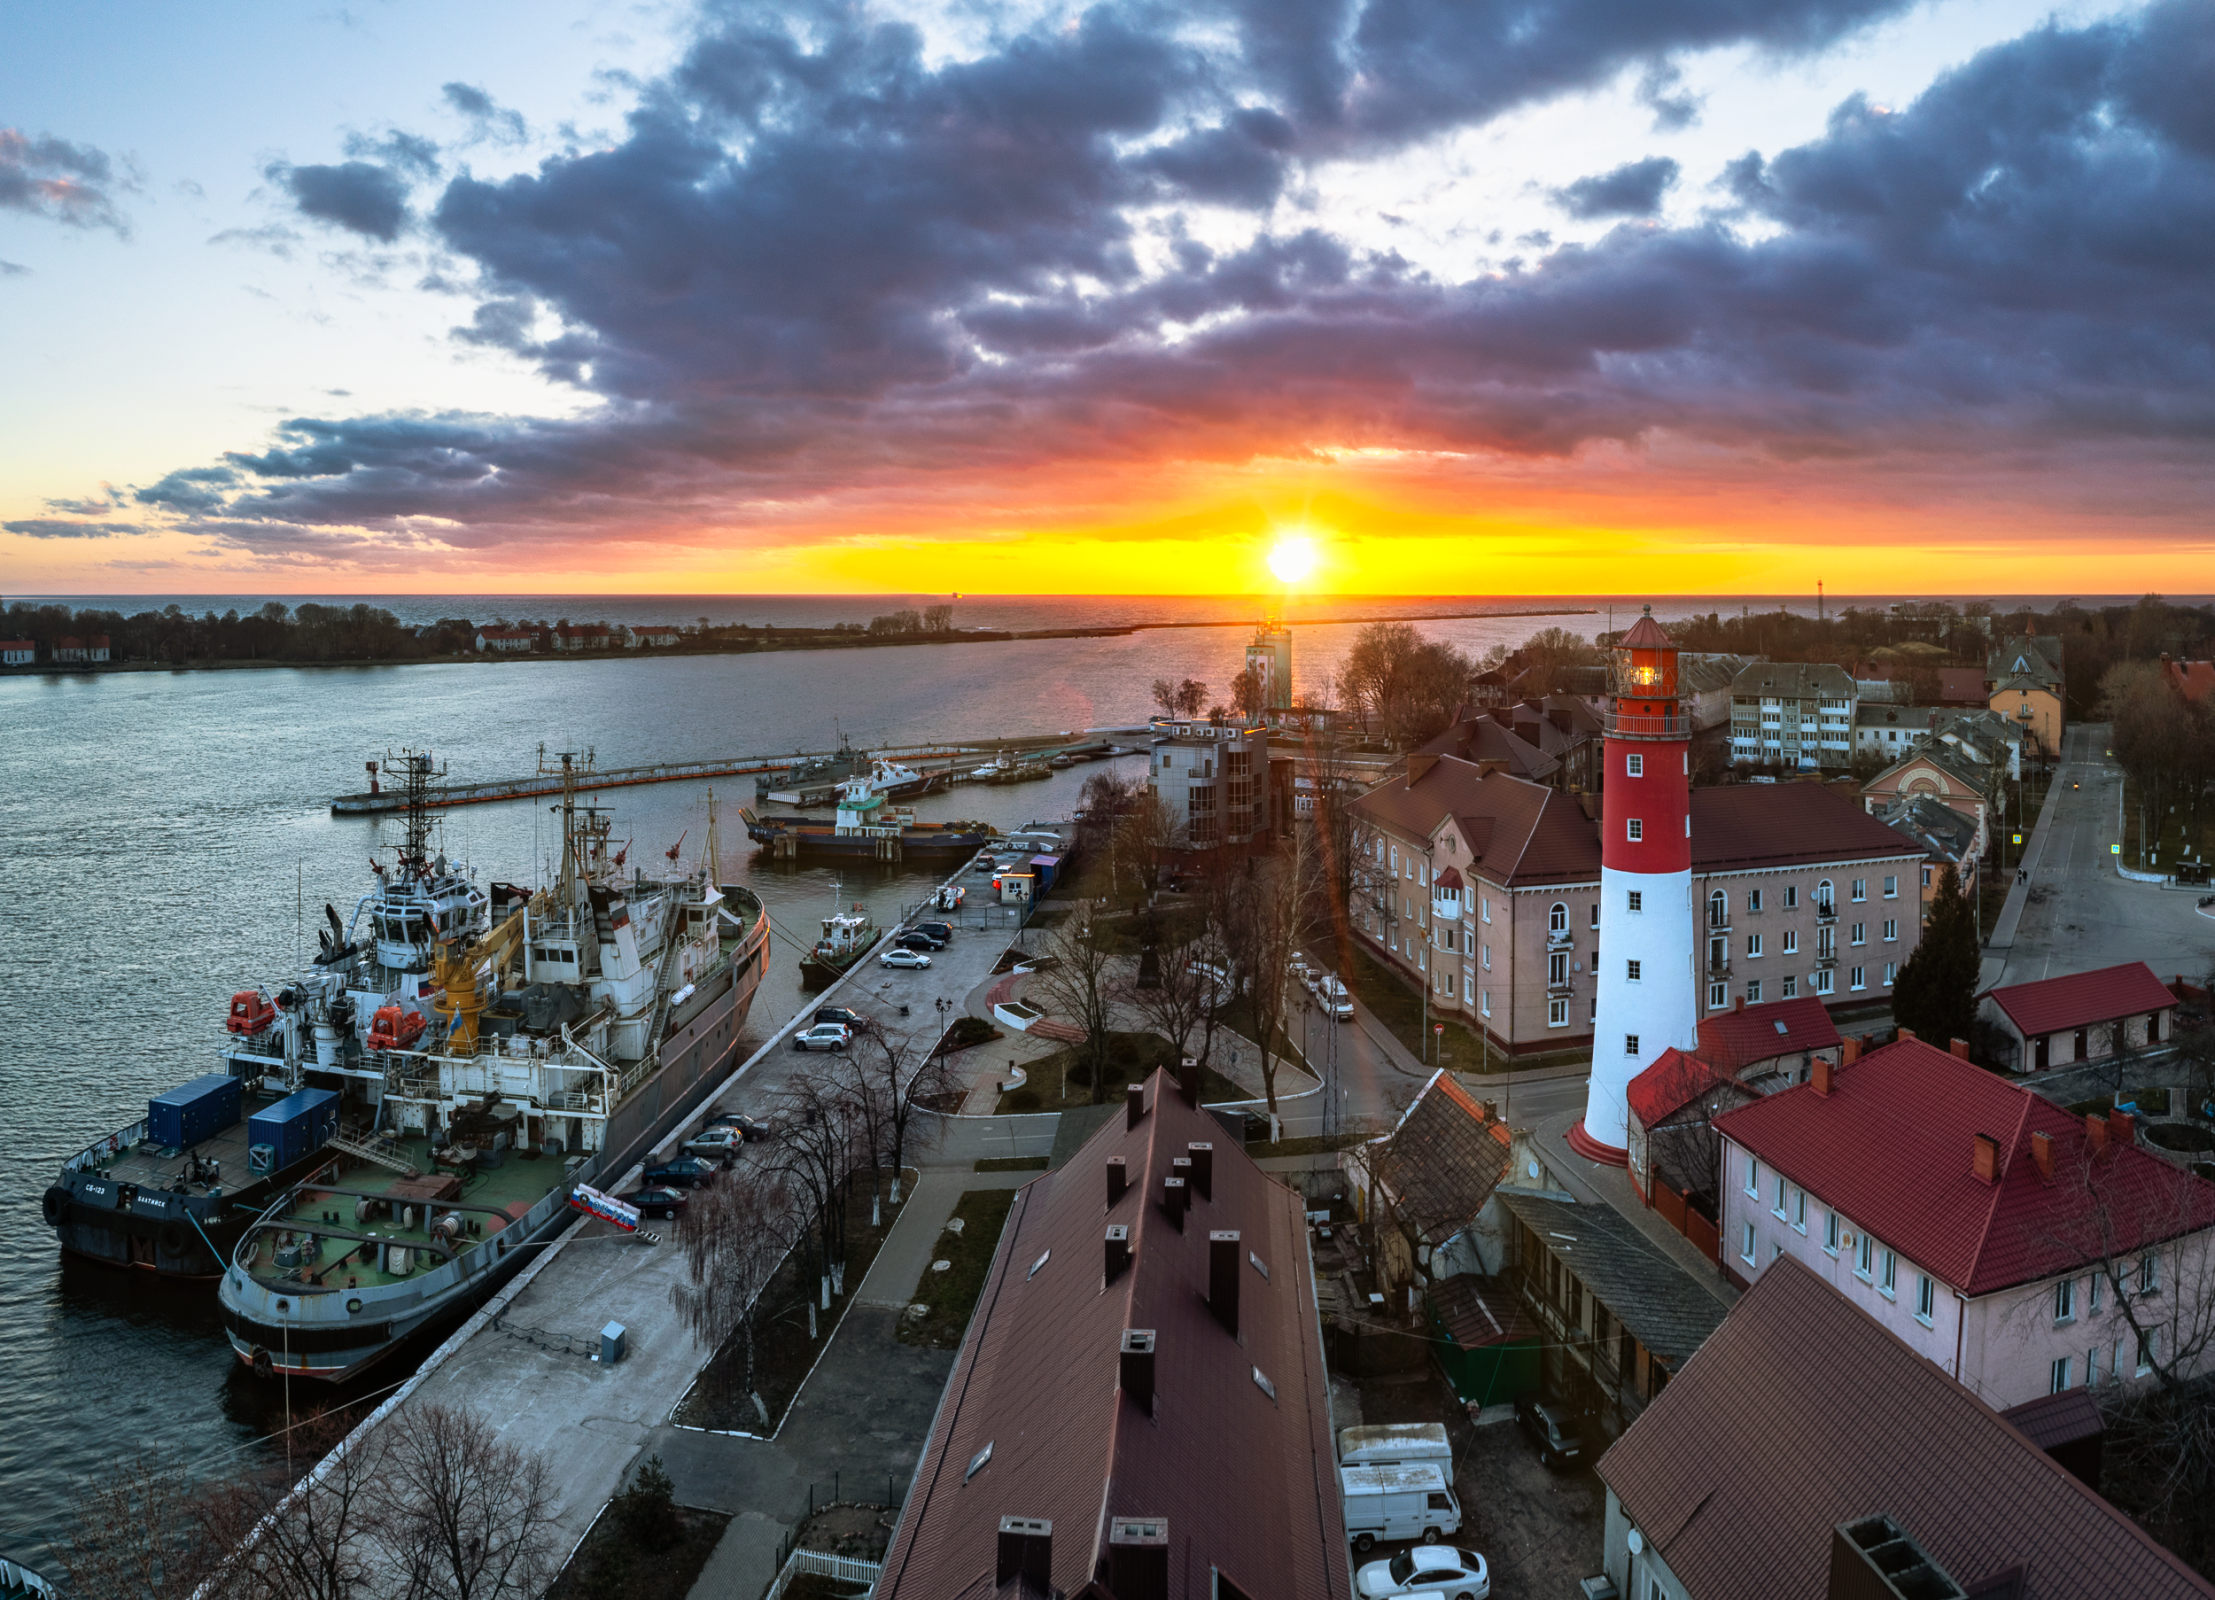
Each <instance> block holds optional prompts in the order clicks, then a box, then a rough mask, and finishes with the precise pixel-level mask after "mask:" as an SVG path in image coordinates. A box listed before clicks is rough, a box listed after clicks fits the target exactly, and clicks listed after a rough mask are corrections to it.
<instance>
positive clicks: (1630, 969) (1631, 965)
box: [1623, 961, 1638, 983]
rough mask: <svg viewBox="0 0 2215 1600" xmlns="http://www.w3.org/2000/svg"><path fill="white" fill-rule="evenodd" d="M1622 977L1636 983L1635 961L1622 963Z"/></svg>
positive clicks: (1636, 970)
mask: <svg viewBox="0 0 2215 1600" xmlns="http://www.w3.org/2000/svg"><path fill="white" fill-rule="evenodd" d="M1623 976H1624V977H1625V978H1626V979H1628V980H1629V981H1630V982H1632V983H1636V982H1638V963H1637V962H1635V961H1626V962H1624V963H1623Z"/></svg>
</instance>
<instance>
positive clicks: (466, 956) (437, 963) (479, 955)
mask: <svg viewBox="0 0 2215 1600" xmlns="http://www.w3.org/2000/svg"><path fill="white" fill-rule="evenodd" d="M526 910H527V908H526V907H524V906H517V907H516V908H515V910H513V911H511V912H509V913H508V916H507V919H506V920H505V921H503V922H502V923H501V924H500V925H499V926H498V927H496V928H494V929H493V930H492V931H491V932H489V933H487V934H486V935H485V936H484V937H483V938H481V939H479V940H478V941H477V942H476V943H475V944H472V945H469V946H468V947H467V948H466V949H465V948H462V941H461V939H460V937H459V936H456V937H454V938H449V939H445V940H442V941H440V943H439V947H438V954H437V956H436V957H435V958H434V961H433V965H432V974H433V981H434V982H435V983H437V984H438V985H439V986H440V987H441V988H443V989H444V990H445V991H446V992H445V994H444V995H443V996H442V997H441V998H440V999H439V1000H438V1001H437V1002H436V1009H437V1011H438V1014H439V1015H440V1016H442V1017H445V1018H446V1019H447V1020H448V1029H447V1034H446V1048H447V1049H448V1051H450V1052H452V1053H454V1054H458V1055H467V1054H470V1053H471V1052H473V1051H474V1050H475V1049H476V1047H477V1017H478V1015H479V1014H480V1013H481V1012H482V1011H483V1010H484V1008H485V1001H484V995H483V994H482V993H481V992H480V991H479V989H478V987H477V969H478V968H479V967H480V966H482V965H484V964H485V963H486V962H490V963H491V964H492V972H491V979H492V987H493V990H494V992H496V993H497V992H498V990H499V987H500V975H501V974H502V973H503V972H505V971H506V970H507V966H508V963H509V962H510V961H513V960H514V959H515V958H516V956H517V955H518V954H519V953H520V952H521V951H522V949H523V936H524V928H525V921H526V915H525V913H526Z"/></svg>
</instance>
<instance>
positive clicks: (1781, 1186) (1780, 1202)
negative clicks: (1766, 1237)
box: [1774, 1178, 1788, 1222]
mask: <svg viewBox="0 0 2215 1600" xmlns="http://www.w3.org/2000/svg"><path fill="white" fill-rule="evenodd" d="M1787 1187H1788V1186H1787V1185H1786V1183H1785V1181H1784V1180H1783V1179H1782V1178H1779V1179H1777V1203H1776V1206H1775V1208H1774V1209H1775V1214H1776V1219H1777V1220H1778V1221H1779V1222H1782V1221H1783V1220H1784V1217H1785V1210H1784V1197H1785V1190H1786V1188H1787Z"/></svg>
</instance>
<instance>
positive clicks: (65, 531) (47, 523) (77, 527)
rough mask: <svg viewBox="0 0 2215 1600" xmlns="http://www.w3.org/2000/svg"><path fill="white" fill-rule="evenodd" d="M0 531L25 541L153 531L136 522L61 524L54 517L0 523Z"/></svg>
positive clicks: (112, 535)
mask: <svg viewBox="0 0 2215 1600" xmlns="http://www.w3.org/2000/svg"><path fill="white" fill-rule="evenodd" d="M0 530H5V531H6V532H9V533H19V534H21V535H23V537H24V538H26V539H112V538H114V537H115V536H116V535H118V534H126V533H150V532H152V531H153V530H152V529H150V528H146V527H142V526H141V525H139V524H138V523H136V522H63V521H61V520H59V519H58V518H54V517H25V518H23V519H22V520H20V521H17V522H0Z"/></svg>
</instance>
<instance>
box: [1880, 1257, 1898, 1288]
mask: <svg viewBox="0 0 2215 1600" xmlns="http://www.w3.org/2000/svg"><path fill="white" fill-rule="evenodd" d="M1899 1279H1900V1253H1899V1252H1898V1251H1897V1250H1887V1251H1885V1252H1884V1276H1883V1277H1882V1278H1881V1279H1879V1280H1878V1282H1877V1287H1878V1288H1879V1289H1882V1290H1883V1291H1884V1292H1885V1294H1886V1295H1890V1294H1891V1293H1892V1291H1893V1290H1894V1289H1895V1288H1897V1287H1898V1286H1899Z"/></svg>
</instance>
